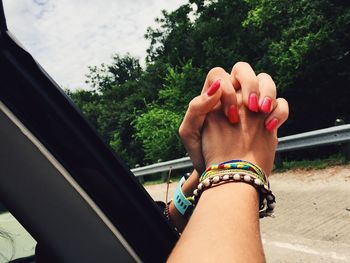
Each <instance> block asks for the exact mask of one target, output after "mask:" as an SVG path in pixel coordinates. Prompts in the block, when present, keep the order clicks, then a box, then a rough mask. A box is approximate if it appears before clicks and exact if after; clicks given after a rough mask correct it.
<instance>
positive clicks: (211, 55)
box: [69, 0, 350, 166]
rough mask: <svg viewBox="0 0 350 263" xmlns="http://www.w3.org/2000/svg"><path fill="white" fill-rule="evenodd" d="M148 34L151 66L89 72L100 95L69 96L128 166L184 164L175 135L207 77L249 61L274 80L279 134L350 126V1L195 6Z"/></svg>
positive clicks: (169, 15)
mask: <svg viewBox="0 0 350 263" xmlns="http://www.w3.org/2000/svg"><path fill="white" fill-rule="evenodd" d="M156 21H157V23H158V26H157V27H154V28H148V29H147V32H146V34H145V37H146V39H148V40H149V42H150V45H149V48H148V49H147V59H146V63H147V64H146V67H145V69H142V68H141V66H140V64H139V61H138V60H137V59H135V58H133V57H131V56H130V55H127V56H125V57H121V56H119V55H114V56H113V59H112V62H111V63H110V64H102V65H101V66H94V67H90V68H89V70H90V72H89V74H88V75H87V83H89V85H90V86H91V87H92V88H93V91H82V90H79V91H76V92H70V93H69V95H70V96H71V97H72V99H73V100H74V101H75V102H76V104H77V105H78V107H79V108H80V109H81V110H82V112H83V113H84V114H85V115H86V116H87V117H88V119H89V120H90V121H91V122H92V123H93V125H95V127H96V128H97V129H98V131H99V132H100V133H101V134H102V136H103V138H104V139H105V141H106V142H107V143H109V144H110V145H111V146H112V148H113V149H115V150H116V151H117V152H118V153H119V154H120V156H122V158H123V159H124V160H126V161H127V163H128V164H129V166H134V165H135V164H136V163H138V164H140V165H143V164H146V163H147V162H155V161H157V160H158V159H159V158H161V159H163V160H167V159H171V158H178V157H181V156H183V154H184V149H183V148H182V146H181V143H180V140H179V138H178V135H177V129H178V126H179V124H180V122H181V119H182V116H183V114H184V112H185V110H186V108H187V105H188V102H189V101H190V100H191V99H192V98H193V97H195V96H197V95H198V94H200V91H201V88H202V85H203V82H204V80H205V75H206V73H207V72H208V71H209V70H210V69H211V68H213V67H216V66H221V67H223V68H224V69H226V70H227V71H228V72H230V71H231V67H232V65H234V64H235V63H236V62H238V61H247V62H249V63H250V64H251V65H252V67H253V68H254V69H255V70H256V73H259V72H267V73H269V74H270V75H272V76H273V79H274V80H275V82H276V84H277V87H278V93H279V96H281V97H285V98H287V100H288V101H289V105H290V117H289V121H288V122H287V124H286V125H283V128H282V129H281V132H280V135H282V136H283V135H287V134H294V133H297V132H302V131H307V130H313V129H318V128H323V127H329V126H332V125H333V124H334V120H335V119H336V118H339V117H341V118H343V119H344V120H345V121H346V122H348V121H349V119H350V103H348V98H349V97H350V89H349V88H348V83H350V44H349V43H350V5H349V4H348V3H347V2H346V1H343V0H298V1H288V0H237V1H232V0H215V1H214V0H212V1H206V0H189V2H188V3H187V4H184V5H182V6H180V7H179V8H178V9H176V10H174V11H172V12H166V11H163V13H162V16H161V17H159V18H157V19H156Z"/></svg>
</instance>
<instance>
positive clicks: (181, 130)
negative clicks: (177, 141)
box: [179, 122, 188, 139]
mask: <svg viewBox="0 0 350 263" xmlns="http://www.w3.org/2000/svg"><path fill="white" fill-rule="evenodd" d="M179 136H180V138H181V139H184V138H186V137H187V136H188V131H187V129H186V127H185V125H184V123H183V122H182V123H181V125H180V127H179Z"/></svg>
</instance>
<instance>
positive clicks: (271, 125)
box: [265, 118, 278, 132]
mask: <svg viewBox="0 0 350 263" xmlns="http://www.w3.org/2000/svg"><path fill="white" fill-rule="evenodd" d="M277 124H278V120H277V119H276V118H272V119H271V120H269V121H268V122H267V123H266V124H265V128H266V130H268V131H269V132H272V131H273V130H274V129H275V128H276V127H277Z"/></svg>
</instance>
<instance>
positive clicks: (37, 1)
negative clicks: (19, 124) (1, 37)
mask: <svg viewBox="0 0 350 263" xmlns="http://www.w3.org/2000/svg"><path fill="white" fill-rule="evenodd" d="M187 2H188V1H187V0H3V4H4V9H5V16H6V20H7V26H8V28H9V30H10V32H11V33H13V34H14V35H15V37H16V38H17V39H18V40H19V42H20V43H21V44H22V45H23V46H24V47H25V48H26V49H27V50H28V51H29V52H30V53H31V54H32V56H33V57H34V58H35V59H36V61H38V62H39V64H40V65H41V66H42V67H43V68H44V69H45V70H46V71H47V72H48V73H49V74H50V76H51V77H52V78H53V79H54V80H55V81H56V82H57V83H58V84H59V85H60V86H61V87H62V88H68V89H70V90H75V89H80V88H84V89H86V88H88V86H87V85H86V84H85V79H86V78H85V74H87V73H88V66H98V65H100V64H101V63H108V62H110V61H111V56H112V54H115V53H118V54H121V55H125V54H126V53H127V52H128V53H130V54H131V55H132V56H134V57H137V58H139V59H140V60H141V64H144V59H145V56H146V49H147V47H148V45H149V43H148V42H147V41H146V40H145V38H144V34H145V33H146V29H147V27H148V26H155V25H156V23H155V22H154V19H155V18H156V17H159V16H160V15H161V10H163V9H166V10H168V11H171V10H175V9H176V8H177V7H179V6H180V5H181V4H184V3H187Z"/></svg>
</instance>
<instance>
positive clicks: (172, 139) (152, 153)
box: [134, 107, 185, 162]
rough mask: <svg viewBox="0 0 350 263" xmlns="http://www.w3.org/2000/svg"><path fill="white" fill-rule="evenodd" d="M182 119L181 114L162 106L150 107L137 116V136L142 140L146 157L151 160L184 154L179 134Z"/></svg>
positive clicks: (155, 160)
mask: <svg viewBox="0 0 350 263" xmlns="http://www.w3.org/2000/svg"><path fill="white" fill-rule="evenodd" d="M181 121H182V116H180V115H179V114H177V113H175V112H172V111H169V110H165V109H160V108H155V107H154V108H150V109H149V110H148V112H146V113H143V114H142V115H140V116H139V117H138V118H136V120H135V122H134V125H135V129H136V133H135V137H136V138H138V139H140V140H142V142H143V147H144V150H145V157H146V159H147V160H149V161H151V162H157V161H158V160H159V159H162V160H168V159H172V158H176V157H179V156H184V153H185V151H184V148H183V146H182V143H181V140H180V137H179V136H178V135H177V134H178V132H177V131H178V128H179V126H180V123H181Z"/></svg>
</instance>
